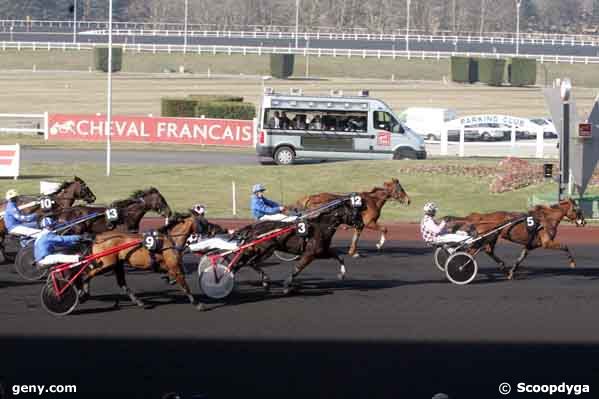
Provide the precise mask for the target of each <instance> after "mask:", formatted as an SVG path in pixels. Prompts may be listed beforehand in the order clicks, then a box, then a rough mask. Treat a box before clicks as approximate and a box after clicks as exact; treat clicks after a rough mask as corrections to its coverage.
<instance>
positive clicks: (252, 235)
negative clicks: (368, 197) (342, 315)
mask: <svg viewBox="0 0 599 399" xmlns="http://www.w3.org/2000/svg"><path fill="white" fill-rule="evenodd" d="M336 201H338V202H339V203H338V205H336V206H335V207H332V208H331V209H328V210H325V211H323V212H322V213H320V214H318V215H317V216H315V217H314V218H311V219H307V220H305V221H304V223H306V226H307V234H308V235H307V236H304V235H302V234H301V233H300V232H299V229H293V230H291V231H290V232H288V233H285V234H282V235H279V236H277V237H275V238H273V239H272V240H268V241H264V242H262V243H259V244H257V245H255V246H253V247H251V248H250V249H249V250H248V253H247V255H245V254H244V256H247V258H245V259H244V260H242V261H240V264H250V265H254V266H252V267H254V268H255V269H256V270H258V271H260V272H261V273H262V283H263V285H264V286H265V287H266V288H268V284H269V280H270V279H269V277H268V276H267V275H266V273H264V271H262V270H261V269H260V267H259V266H257V265H258V264H259V263H260V262H261V261H263V260H265V259H267V258H269V257H270V256H271V255H272V254H273V253H274V251H283V252H287V253H291V254H295V255H300V256H301V257H300V259H299V261H298V264H297V265H296V266H295V268H294V270H293V272H292V274H291V275H290V276H289V277H288V278H287V279H286V280H285V285H284V293H285V294H287V293H289V292H290V291H291V289H292V284H293V279H294V278H295V277H297V276H298V275H299V274H300V273H301V272H302V271H303V270H304V269H305V268H306V267H307V266H308V265H309V264H310V263H312V261H314V259H330V258H333V259H336V260H337V262H338V263H339V274H338V277H339V278H340V279H343V278H344V277H345V264H344V262H343V259H342V258H341V257H340V256H339V254H338V253H337V251H336V250H335V249H333V248H331V241H332V239H333V236H334V235H335V232H336V231H337V228H338V227H339V226H340V225H342V224H345V225H348V226H352V227H355V228H361V227H363V226H362V221H361V218H360V213H359V210H358V209H355V208H353V207H352V206H351V205H350V204H349V201H348V199H347V197H346V198H345V199H337V200H336ZM289 226H290V224H289V223H285V222H280V221H263V222H258V223H256V224H254V225H250V226H247V227H245V228H243V229H240V230H238V231H237V232H236V233H235V236H236V237H240V238H241V239H242V240H243V241H245V242H252V241H254V240H258V239H259V238H260V237H261V236H264V235H266V234H269V232H273V231H276V230H280V229H285V228H288V227H289Z"/></svg>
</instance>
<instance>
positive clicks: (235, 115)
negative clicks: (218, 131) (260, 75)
mask: <svg viewBox="0 0 599 399" xmlns="http://www.w3.org/2000/svg"><path fill="white" fill-rule="evenodd" d="M195 116H196V117H201V116H204V117H206V118H218V119H244V120H248V119H253V118H254V117H255V116H256V107H255V106H254V104H250V103H240V102H223V101H220V102H219V101H212V102H199V103H198V104H197V106H196V108H195Z"/></svg>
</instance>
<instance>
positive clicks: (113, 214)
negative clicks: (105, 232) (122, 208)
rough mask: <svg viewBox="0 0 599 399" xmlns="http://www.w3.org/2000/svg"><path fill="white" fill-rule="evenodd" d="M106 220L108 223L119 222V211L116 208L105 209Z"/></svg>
mask: <svg viewBox="0 0 599 399" xmlns="http://www.w3.org/2000/svg"><path fill="white" fill-rule="evenodd" d="M106 219H108V221H109V222H116V221H117V220H119V211H118V210H117V209H116V208H110V209H106Z"/></svg>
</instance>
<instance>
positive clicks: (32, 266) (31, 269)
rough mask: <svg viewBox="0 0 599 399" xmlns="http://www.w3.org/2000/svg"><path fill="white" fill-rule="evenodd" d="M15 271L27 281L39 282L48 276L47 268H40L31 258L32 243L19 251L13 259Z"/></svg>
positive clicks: (32, 257)
mask: <svg viewBox="0 0 599 399" xmlns="http://www.w3.org/2000/svg"><path fill="white" fill-rule="evenodd" d="M15 270H16V271H17V273H19V276H21V277H23V278H24V279H25V280H27V281H36V280H41V279H42V278H44V277H45V276H46V275H47V274H48V269H47V268H40V267H39V266H38V265H37V264H36V263H35V259H34V256H33V243H32V244H29V245H27V246H26V247H23V248H21V249H20V250H19V253H18V254H17V258H16V259H15Z"/></svg>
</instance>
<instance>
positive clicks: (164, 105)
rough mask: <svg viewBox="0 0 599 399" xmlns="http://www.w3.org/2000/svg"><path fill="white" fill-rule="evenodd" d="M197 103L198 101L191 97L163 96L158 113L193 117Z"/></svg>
mask: <svg viewBox="0 0 599 399" xmlns="http://www.w3.org/2000/svg"><path fill="white" fill-rule="evenodd" d="M197 104H198V101H197V100H193V99H191V98H163V99H162V101H161V107H160V108H161V112H160V114H161V115H162V116H171V117H176V116H179V117H185V118H193V117H195V116H196V114H195V109H196V106H197Z"/></svg>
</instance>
